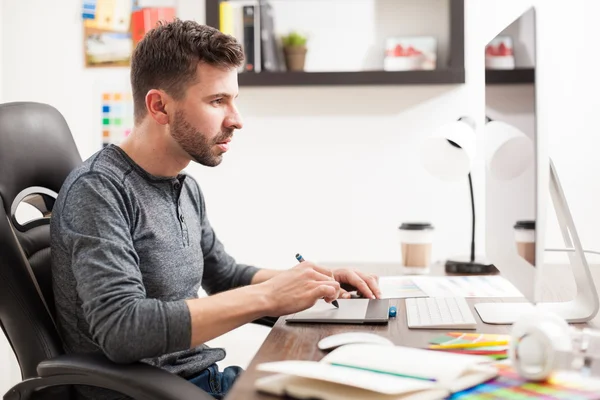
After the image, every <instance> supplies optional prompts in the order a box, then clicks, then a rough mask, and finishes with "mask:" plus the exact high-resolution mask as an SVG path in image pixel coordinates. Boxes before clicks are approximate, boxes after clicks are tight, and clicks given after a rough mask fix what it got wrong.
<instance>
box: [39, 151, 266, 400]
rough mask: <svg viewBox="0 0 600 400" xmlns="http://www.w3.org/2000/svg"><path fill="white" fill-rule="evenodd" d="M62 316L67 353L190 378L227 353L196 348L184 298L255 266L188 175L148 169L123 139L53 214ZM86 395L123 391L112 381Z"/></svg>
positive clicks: (66, 191) (72, 180) (92, 163)
mask: <svg viewBox="0 0 600 400" xmlns="http://www.w3.org/2000/svg"><path fill="white" fill-rule="evenodd" d="M51 254H52V279H53V288H54V296H55V305H56V318H57V324H58V327H59V331H60V333H61V336H62V339H63V342H64V346H65V350H66V351H67V352H68V353H103V354H104V355H106V356H107V357H108V358H109V359H111V360H112V361H115V362H117V363H131V362H135V361H142V362H145V363H148V364H151V365H154V366H157V367H160V368H163V369H165V370H167V371H169V372H172V373H175V374H178V375H180V376H182V377H183V378H189V377H192V376H194V375H196V374H198V373H199V372H200V371H202V370H203V369H205V368H207V367H208V366H209V365H211V364H213V363H215V362H217V361H219V360H222V359H223V358H224V357H225V351H224V350H223V349H217V348H209V347H208V346H206V345H202V346H199V347H196V348H191V349H190V343H191V318H190V313H189V309H188V307H187V305H186V304H185V301H184V300H185V299H191V298H197V297H198V290H199V287H200V285H202V287H203V288H204V290H206V292H207V293H208V294H209V295H210V294H214V293H218V292H222V291H225V290H229V289H232V288H235V287H239V286H243V285H247V284H249V283H250V281H251V279H252V277H253V276H254V274H255V273H256V271H257V269H256V268H255V267H251V266H247V265H240V264H236V262H235V260H234V259H233V258H232V257H231V256H229V255H228V254H227V253H226V252H225V250H224V248H223V245H222V244H221V242H219V240H218V239H217V237H216V235H215V232H214V231H213V229H212V227H211V226H210V223H209V221H208V219H207V217H206V208H205V204H204V198H203V196H202V192H201V191H200V188H199V186H198V184H197V183H196V181H195V180H194V179H193V178H192V177H190V176H188V175H185V174H180V175H179V176H177V177H173V178H161V177H156V176H153V175H150V174H148V173H147V172H146V171H144V170H143V169H142V168H141V167H140V166H138V165H137V164H136V163H135V162H133V160H131V159H130V158H129V157H128V156H127V154H126V153H125V152H124V151H123V150H122V149H121V148H119V147H118V146H115V145H109V146H107V147H105V148H104V149H102V150H101V151H99V152H98V153H96V154H95V155H93V156H92V157H90V158H89V159H88V160H86V161H85V162H84V163H83V164H82V165H81V166H80V167H78V168H77V169H76V170H74V171H73V172H72V173H71V174H70V175H69V177H68V178H67V180H66V181H65V183H64V185H63V187H62V188H61V191H60V193H59V196H58V199H57V201H56V204H55V205H54V208H53V214H52V222H51ZM79 392H80V397H82V398H91V399H119V398H123V396H121V395H118V394H116V393H114V392H109V391H106V390H103V389H93V388H87V387H85V388H81V389H80V390H79Z"/></svg>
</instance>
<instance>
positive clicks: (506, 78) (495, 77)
mask: <svg viewBox="0 0 600 400" xmlns="http://www.w3.org/2000/svg"><path fill="white" fill-rule="evenodd" d="M534 82H535V70H534V69H533V68H517V69H506V70H502V69H486V70H485V83H486V84H491V85H511V84H528V83H529V84H531V83H534Z"/></svg>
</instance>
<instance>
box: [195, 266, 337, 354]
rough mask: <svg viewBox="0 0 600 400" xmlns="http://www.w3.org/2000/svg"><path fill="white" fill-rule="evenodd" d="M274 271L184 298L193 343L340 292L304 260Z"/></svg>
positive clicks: (294, 310) (311, 303)
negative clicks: (246, 283) (211, 292)
mask: <svg viewBox="0 0 600 400" xmlns="http://www.w3.org/2000/svg"><path fill="white" fill-rule="evenodd" d="M263 271H266V270H263ZM259 272H260V271H259ZM275 272H276V274H274V276H272V277H271V278H270V279H268V280H266V281H264V282H261V283H257V284H256V285H251V286H245V287H241V288H238V289H234V290H230V291H227V292H222V293H219V294H216V295H213V296H209V297H204V298H200V299H192V300H187V301H186V302H187V305H188V307H189V309H190V315H191V319H192V346H197V345H199V344H201V343H204V342H206V341H208V340H211V339H213V338H215V337H217V336H220V335H222V334H224V333H226V332H229V331H230V330H232V329H234V328H237V327H238V326H241V325H243V324H245V323H248V322H251V321H253V320H255V319H258V318H261V317H264V316H267V315H270V316H281V315H287V314H292V313H296V312H298V311H302V310H305V309H307V308H309V307H312V306H313V305H314V304H315V303H316V302H317V300H319V299H321V298H324V299H325V301H327V302H331V301H333V300H335V299H336V298H337V297H338V295H339V293H340V285H339V283H338V282H336V281H335V280H334V279H333V278H332V277H331V276H329V275H326V274H323V272H325V270H324V269H322V268H320V267H318V266H316V265H313V264H311V263H307V262H303V263H302V264H298V265H297V266H295V267H294V268H292V269H290V270H286V271H275ZM259 277H260V276H259Z"/></svg>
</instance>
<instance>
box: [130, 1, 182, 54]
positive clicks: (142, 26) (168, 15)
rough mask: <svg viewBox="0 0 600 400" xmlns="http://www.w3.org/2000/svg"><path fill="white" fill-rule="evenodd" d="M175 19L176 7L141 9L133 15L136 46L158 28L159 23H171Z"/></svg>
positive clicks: (132, 24)
mask: <svg viewBox="0 0 600 400" xmlns="http://www.w3.org/2000/svg"><path fill="white" fill-rule="evenodd" d="M174 19H175V8H174V7H156V8H154V7H152V8H141V9H139V10H137V11H134V12H133V13H132V15H131V38H132V39H133V44H134V46H136V45H137V44H138V43H139V41H140V40H142V39H143V38H144V35H146V33H147V32H148V31H149V30H151V29H152V28H154V27H156V25H157V24H158V21H165V22H170V21H173V20H174Z"/></svg>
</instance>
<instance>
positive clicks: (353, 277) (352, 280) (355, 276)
mask: <svg viewBox="0 0 600 400" xmlns="http://www.w3.org/2000/svg"><path fill="white" fill-rule="evenodd" d="M333 276H334V278H335V280H336V281H338V282H339V283H340V284H342V285H349V286H352V287H354V288H356V290H357V291H358V293H359V294H361V295H362V296H363V297H366V298H368V299H375V298H377V299H380V298H381V290H380V289H379V279H378V277H377V275H372V274H365V273H364V272H361V271H357V270H352V269H345V268H340V269H336V270H334V271H333ZM341 292H342V293H341V295H340V297H341V298H342V299H349V298H350V293H348V292H347V291H345V290H344V289H341Z"/></svg>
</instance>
